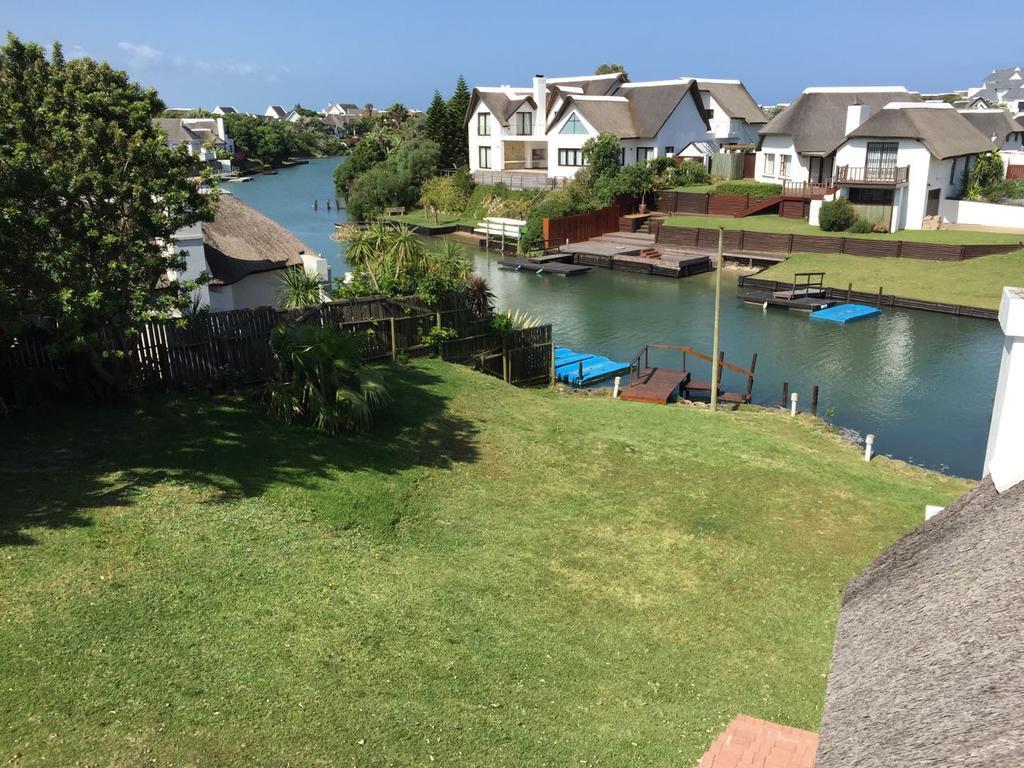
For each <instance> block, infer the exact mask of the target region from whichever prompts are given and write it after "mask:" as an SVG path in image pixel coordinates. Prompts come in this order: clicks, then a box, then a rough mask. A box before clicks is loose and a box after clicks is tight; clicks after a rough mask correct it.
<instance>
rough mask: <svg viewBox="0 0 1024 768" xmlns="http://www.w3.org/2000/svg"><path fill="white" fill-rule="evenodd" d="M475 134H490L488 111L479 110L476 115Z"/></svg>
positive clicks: (489, 115)
mask: <svg viewBox="0 0 1024 768" xmlns="http://www.w3.org/2000/svg"><path fill="white" fill-rule="evenodd" d="M476 135H477V136H490V135H491V114H490V113H489V112H481V113H480V114H478V115H477V116H476Z"/></svg>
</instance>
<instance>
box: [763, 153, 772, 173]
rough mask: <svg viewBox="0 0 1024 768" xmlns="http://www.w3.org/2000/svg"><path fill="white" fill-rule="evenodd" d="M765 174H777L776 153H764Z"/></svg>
mask: <svg viewBox="0 0 1024 768" xmlns="http://www.w3.org/2000/svg"><path fill="white" fill-rule="evenodd" d="M763 173H764V175H765V176H774V175H775V153H774V152H765V153H764V171H763Z"/></svg>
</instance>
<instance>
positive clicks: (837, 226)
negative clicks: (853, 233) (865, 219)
mask: <svg viewBox="0 0 1024 768" xmlns="http://www.w3.org/2000/svg"><path fill="white" fill-rule="evenodd" d="M856 220H857V211H855V210H854V208H853V205H852V204H851V203H850V201H849V200H848V199H847V198H845V197H838V198H836V199H835V200H828V201H826V202H824V203H822V204H821V212H820V213H819V214H818V226H819V227H821V228H822V229H823V230H825V231H826V232H843V231H845V230H847V229H849V228H850V227H852V226H853V223H854V222H855V221H856Z"/></svg>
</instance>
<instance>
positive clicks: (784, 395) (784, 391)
mask: <svg viewBox="0 0 1024 768" xmlns="http://www.w3.org/2000/svg"><path fill="white" fill-rule="evenodd" d="M788 402H789V382H788V381H784V382H782V407H783V408H785V407H786V403H788Z"/></svg>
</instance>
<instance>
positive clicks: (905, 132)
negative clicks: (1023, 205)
mask: <svg viewBox="0 0 1024 768" xmlns="http://www.w3.org/2000/svg"><path fill="white" fill-rule="evenodd" d="M849 135H850V136H851V137H855V136H859V137H861V138H868V139H915V140H916V141H920V142H921V143H922V144H924V146H925V147H926V148H927V149H928V151H929V152H931V154H932V156H934V157H936V158H938V159H939V160H945V159H947V158H950V157H960V156H962V155H973V154H978V153H981V152H988V151H990V150H991V149H992V148H993V144H992V140H991V139H990V138H989V137H988V136H985V135H984V134H982V133H981V132H980V131H979V130H978V129H977V128H975V127H974V126H973V125H971V123H970V122H968V121H967V119H966V118H965V117H964V116H963V115H961V114H960V113H959V112H957V111H956V110H955V109H953V107H952V106H950V105H949V104H935V103H932V104H907V105H899V106H890V107H889V108H886V109H882V110H880V111H878V112H876V113H875V114H873V115H871V117H869V118H868V119H867V120H865V121H864V122H863V123H862V124H861V125H860V126H858V127H857V128H855V129H854V130H852V131H850V134H849ZM999 143H1000V144H1002V141H1000V142H999Z"/></svg>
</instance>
